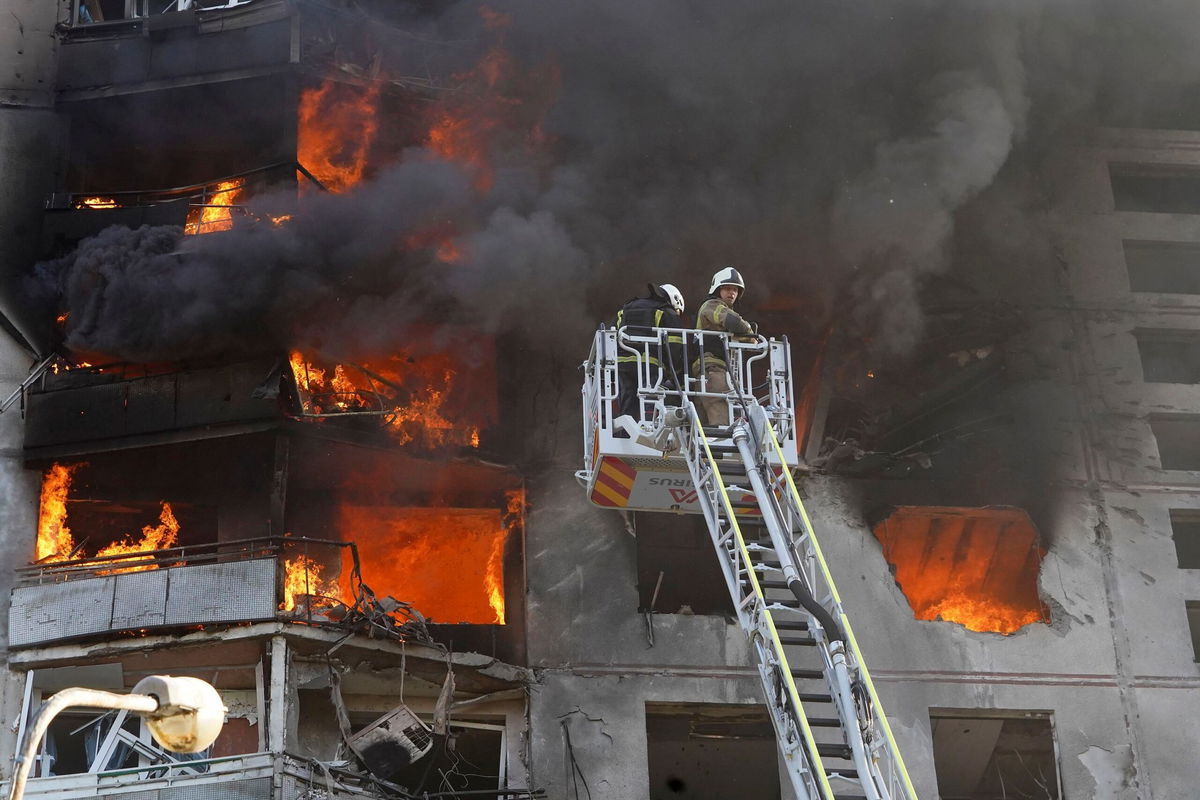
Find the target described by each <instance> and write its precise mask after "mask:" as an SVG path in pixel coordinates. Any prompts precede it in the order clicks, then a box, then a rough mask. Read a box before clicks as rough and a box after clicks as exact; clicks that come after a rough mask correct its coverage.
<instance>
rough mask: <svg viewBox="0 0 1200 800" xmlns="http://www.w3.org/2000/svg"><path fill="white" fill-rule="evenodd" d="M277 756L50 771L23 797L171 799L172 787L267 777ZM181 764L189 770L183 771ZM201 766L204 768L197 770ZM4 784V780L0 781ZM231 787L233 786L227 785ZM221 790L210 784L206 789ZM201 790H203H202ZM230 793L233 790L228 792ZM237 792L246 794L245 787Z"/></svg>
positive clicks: (188, 790)
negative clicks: (153, 797)
mask: <svg viewBox="0 0 1200 800" xmlns="http://www.w3.org/2000/svg"><path fill="white" fill-rule="evenodd" d="M276 762H277V758H276V757H275V756H274V755H273V754H271V753H247V754H245V755H237V756H223V757H220V758H206V759H197V760H195V761H180V762H177V763H170V764H150V765H144V766H137V767H125V768H122V769H110V770H103V771H100V772H91V773H89V772H81V773H72V774H67V775H50V776H47V777H43V778H31V779H30V780H29V783H28V784H26V789H25V796H26V797H39V796H46V797H54V798H55V800H74V799H75V798H93V797H97V796H100V795H121V794H131V793H133V792H137V793H138V795H139V797H151V796H152V795H149V794H143V793H148V792H156V791H157V792H158V793H159V794H158V795H157V796H156V800H170V798H172V796H173V795H172V790H175V792H176V793H177V794H179V796H180V797H194V796H195V792H196V790H197V789H199V788H200V787H203V786H212V785H213V784H229V783H231V782H235V781H237V782H241V781H252V780H255V779H269V778H271V777H272V776H273V775H274V774H275V773H276V772H277V771H278V767H277V766H276ZM182 768H188V769H190V770H192V772H191V773H188V772H185V771H183V770H182ZM201 768H204V771H199V770H200V769H201ZM0 785H3V786H5V787H7V783H5V784H0ZM229 788H230V789H232V788H233V787H229ZM265 788H266V789H267V793H266V795H265V796H264V797H263V798H262V800H267V797H269V795H270V791H269V790H270V784H269V781H268V783H267V785H266V787H265ZM214 790H215V791H220V790H219V789H217V787H215V786H212V789H210V790H209V791H214ZM201 791H203V790H201ZM231 794H232V793H231ZM237 796H241V797H246V796H248V795H247V794H246V793H245V792H244V791H243V792H238V793H237Z"/></svg>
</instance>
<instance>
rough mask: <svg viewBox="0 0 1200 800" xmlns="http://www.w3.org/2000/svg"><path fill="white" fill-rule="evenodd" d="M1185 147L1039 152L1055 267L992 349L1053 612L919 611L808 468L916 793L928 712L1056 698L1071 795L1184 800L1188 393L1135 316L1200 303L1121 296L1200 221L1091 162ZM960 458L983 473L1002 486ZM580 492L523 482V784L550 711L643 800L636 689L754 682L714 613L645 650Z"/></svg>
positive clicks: (845, 490) (1178, 152)
mask: <svg viewBox="0 0 1200 800" xmlns="http://www.w3.org/2000/svg"><path fill="white" fill-rule="evenodd" d="M1198 144H1200V135H1197V134H1189V133H1179V132H1172V133H1155V132H1132V131H1105V132H1100V133H1099V134H1097V137H1096V138H1095V140H1094V141H1092V142H1091V143H1089V144H1088V145H1086V146H1083V147H1079V148H1078V149H1076V150H1075V151H1073V152H1071V153H1067V154H1063V155H1062V156H1061V157H1060V158H1058V159H1056V164H1055V170H1056V172H1055V174H1054V175H1053V176H1052V179H1053V183H1054V189H1053V192H1052V193H1053V203H1052V208H1051V210H1048V211H1047V212H1046V214H1045V216H1044V219H1043V220H1042V222H1043V223H1044V227H1045V231H1043V233H1045V234H1046V236H1047V238H1048V239H1050V245H1049V247H1048V250H1049V251H1050V252H1051V253H1052V254H1053V258H1052V259H1050V260H1049V261H1048V262H1047V263H1045V264H1043V265H1042V266H1041V267H1040V272H1038V274H1036V275H1035V276H1034V278H1033V280H1032V282H1021V283H1022V285H1021V287H1019V289H1018V288H1016V287H1015V286H1014V295H1015V296H1016V297H1017V298H1018V300H1019V301H1020V304H1021V307H1022V309H1021V310H1022V312H1023V314H1024V315H1025V319H1026V320H1027V325H1026V328H1025V330H1024V331H1023V332H1022V333H1021V334H1019V335H1018V336H1017V337H1016V339H1015V340H1014V342H1013V343H1012V345H1011V347H1010V348H1009V352H1008V359H1009V363H1008V370H1009V380H1010V383H1011V386H1012V389H1011V392H1012V394H1013V396H1014V397H1015V398H1016V403H1015V408H1016V409H1017V410H1018V412H1019V413H1018V414H1017V415H1016V416H1017V417H1019V418H1017V419H1016V420H1015V424H1014V425H1013V430H1014V431H1015V433H1014V435H1019V436H1021V437H1024V438H1026V439H1029V440H1032V441H1036V443H1037V449H1036V453H1034V452H1033V451H1031V453H1030V462H1031V463H1030V465H1029V466H1030V469H1031V470H1034V469H1036V470H1038V471H1039V474H1040V475H1043V476H1044V480H1042V482H1041V483H1040V484H1037V485H1038V486H1039V487H1040V489H1039V492H1038V493H1039V495H1040V496H1039V497H1037V498H1035V499H1034V500H1035V502H1036V503H1037V505H1038V507H1037V508H1036V509H1031V513H1033V514H1035V516H1036V519H1037V522H1038V524H1039V527H1040V529H1041V534H1042V541H1043V543H1044V545H1045V546H1046V548H1047V552H1046V555H1045V558H1044V560H1043V562H1042V566H1041V570H1040V575H1039V588H1040V593H1041V596H1042V599H1043V600H1044V602H1045V603H1046V604H1047V605H1048V606H1049V608H1050V609H1051V617H1052V622H1051V624H1049V625H1047V624H1033V625H1030V626H1027V627H1025V628H1023V629H1021V630H1020V631H1019V632H1017V633H1015V634H1013V635H1009V636H1004V635H1000V634H993V633H975V632H971V631H968V630H966V629H965V628H963V627H961V626H959V625H956V624H953V623H947V622H918V621H916V620H914V619H913V616H912V611H911V608H910V607H909V605H908V602H907V600H906V598H905V597H904V595H903V593H902V591H901V590H900V588H899V587H898V586H897V584H896V582H895V580H894V579H893V576H892V574H891V572H890V571H889V568H888V565H887V563H886V562H885V561H884V559H883V556H882V552H881V548H880V545H879V543H878V541H877V540H876V539H875V537H874V536H873V535H872V533H871V531H870V529H869V527H868V525H867V521H866V520H865V519H864V517H863V511H864V509H865V508H866V507H868V506H869V505H870V504H871V500H872V498H871V497H867V496H864V491H865V490H867V489H868V488H869V486H868V485H867V484H865V483H864V482H855V481H852V480H848V479H842V478H837V477H829V476H826V477H818V478H811V479H808V480H806V481H805V482H804V489H803V490H804V491H805V492H806V494H807V495H808V498H809V509H810V512H811V513H812V514H813V517H814V523H815V525H816V527H817V530H818V532H819V534H820V536H821V538H822V542H823V546H824V548H825V552H826V555H827V557H828V559H829V563H830V566H831V568H832V570H833V572H834V577H835V578H836V580H837V581H838V584H839V586H840V588H841V590H842V595H843V597H844V599H845V602H846V605H847V609H848V612H849V614H850V617H851V620H852V621H853V624H854V626H855V629H856V633H857V637H858V640H859V642H860V644H861V645H862V647H863V649H864V651H865V656H866V659H867V662H868V664H869V666H870V667H871V669H872V672H873V674H874V676H875V677H876V682H877V686H878V688H879V691H880V692H881V695H882V698H883V702H884V706H885V708H886V709H887V711H888V713H889V716H890V719H891V722H892V726H893V729H894V730H895V731H896V734H897V736H898V738H899V740H900V744H901V748H902V750H903V752H904V753H905V756H906V759H907V763H908V766H909V768H910V771H911V773H912V775H913V778H914V782H915V783H916V788H917V791H918V793H919V795H920V796H922V797H930V798H933V797H937V796H938V788H937V778H936V772H935V767H934V758H933V742H932V738H931V729H930V709H962V710H973V711H975V712H977V713H978V715H979V716H987V712H988V710H991V711H993V712H995V713H996V714H1003V713H1005V712H1019V711H1022V710H1024V711H1038V712H1049V714H1050V715H1051V718H1052V720H1053V730H1054V737H1055V745H1056V748H1057V753H1058V762H1059V769H1060V774H1061V781H1062V792H1063V795H1062V796H1063V797H1064V798H1067V800H1084V799H1085V798H1113V800H1117V799H1120V800H1127V799H1128V800H1132V799H1133V798H1138V799H1139V800H1145V799H1147V798H1152V797H1163V798H1166V797H1184V796H1190V795H1191V794H1192V793H1194V792H1193V789H1192V784H1193V783H1194V776H1192V775H1191V774H1190V764H1191V762H1192V761H1193V758H1192V755H1191V753H1190V752H1189V747H1190V744H1189V743H1192V742H1194V741H1196V739H1197V738H1198V737H1200V693H1198V692H1196V691H1195V689H1196V688H1200V673H1198V671H1197V666H1196V660H1195V659H1196V654H1195V653H1194V652H1193V649H1192V643H1191V636H1190V632H1189V627H1188V619H1187V613H1186V605H1185V604H1186V603H1187V602H1188V601H1200V570H1187V569H1180V568H1179V566H1178V564H1177V561H1176V555H1175V549H1174V543H1173V540H1172V535H1171V519H1170V510H1171V509H1184V510H1192V511H1200V469H1196V470H1178V469H1163V466H1162V462H1161V460H1160V453H1159V447H1158V445H1157V443H1156V441H1155V437H1154V435H1153V433H1152V430H1151V425H1150V422H1151V415H1152V414H1196V413H1200V385H1182V384H1165V383H1154V384H1148V383H1145V382H1144V381H1143V376H1142V371H1141V364H1140V359H1139V354H1138V347H1137V341H1136V338H1135V336H1134V331H1135V330H1138V329H1145V328H1169V329H1175V330H1179V329H1183V330H1197V331H1200V294H1182V293H1169V294H1149V293H1139V294H1134V293H1131V291H1130V281H1129V277H1128V275H1127V273H1126V269H1125V259H1124V255H1123V247H1122V241H1123V240H1125V239H1139V240H1147V241H1159V242H1162V241H1166V242H1193V243H1197V244H1200V217H1196V216H1189V215H1178V214H1161V213H1160V214H1148V213H1141V212H1116V211H1114V210H1113V209H1114V203H1113V197H1112V192H1111V191H1110V189H1109V175H1108V164H1109V163H1110V162H1118V163H1145V162H1151V163H1157V164H1167V165H1170V164H1176V165H1182V166H1188V167H1192V168H1195V167H1200V155H1197V154H1198V153H1200V148H1197V147H1196V145H1198ZM1198 266H1200V265H1198ZM1035 456H1036V463H1034V459H1035ZM976 466H977V467H978V475H977V476H976V478H975V480H976V483H977V484H981V485H984V486H985V487H986V485H987V483H988V482H989V481H995V482H997V483H1002V482H1003V479H1002V477H1001V476H996V475H992V474H990V473H989V472H988V465H987V464H982V463H981V464H978V465H976ZM563 472H564V473H565V469H564V470H563ZM918 491H925V492H926V493H928V487H926V489H924V490H918ZM581 494H582V493H581V492H580V490H579V489H578V487H577V486H575V485H573V484H571V483H570V482H569V481H568V480H566V479H565V478H563V479H561V480H560V481H558V482H557V483H555V482H553V481H552V482H550V483H544V484H542V486H541V487H540V489H538V490H536V491H535V492H534V493H533V495H532V497H531V500H532V508H533V511H532V513H531V515H530V517H529V527H528V537H529V560H528V565H527V567H528V575H529V586H530V590H529V623H530V635H529V655H530V665H531V666H533V667H535V668H536V669H537V670H538V672H539V678H540V685H539V687H538V689H537V691H535V693H534V695H533V700H532V711H531V713H532V730H533V742H532V744H533V761H534V780H535V784H536V785H539V786H545V787H546V788H547V789H548V790H549V791H550V795H551V796H560V795H564V794H566V792H567V787H568V786H569V785H570V780H571V776H570V774H569V772H566V771H564V766H563V764H564V754H565V737H564V734H563V727H564V724H565V725H566V726H567V727H568V728H569V730H570V734H571V742H572V745H573V749H574V755H575V759H576V761H577V763H578V764H579V767H580V769H581V770H582V772H583V774H584V775H586V777H587V780H588V782H589V785H590V786H591V788H592V790H593V791H597V787H600V792H601V793H602V794H605V795H609V794H611V795H612V796H621V797H631V798H645V797H647V796H648V789H647V766H646V764H647V760H646V728H645V707H646V703H647V702H657V701H667V700H669V701H674V702H732V703H741V702H748V701H753V700H755V698H757V696H758V688H757V686H756V681H755V679H754V676H753V674H752V673H751V672H750V671H749V670H748V669H747V665H748V664H749V663H750V662H749V653H748V652H747V651H746V648H745V644H744V641H743V640H742V636H741V633H740V632H739V631H737V629H736V628H734V627H733V626H731V625H729V624H727V623H726V621H725V620H724V619H722V618H720V617H716V616H706V617H697V616H683V615H659V616H657V617H656V621H655V626H656V643H655V645H654V646H653V647H650V646H649V645H648V643H647V639H646V631H645V624H644V621H643V619H642V617H641V615H640V614H638V613H637V587H636V586H635V582H636V579H637V578H636V556H635V547H634V541H633V539H632V538H631V537H630V535H629V534H628V533H626V532H625V531H624V530H623V528H622V524H621V520H620V519H619V517H618V516H617V515H615V514H612V513H611V512H608V513H606V512H601V511H599V510H598V509H594V508H591V507H589V506H588V505H587V504H586V502H585V501H584V500H583V498H582V496H581ZM933 494H935V495H936V487H935V491H934V492H933ZM997 494H998V495H999V496H1000V497H1001V498H1003V497H1005V496H1006V495H1004V487H1002V486H998V487H997ZM997 502H1005V500H1004V499H1000V500H997ZM649 516H650V515H643V520H642V524H643V525H645V524H653V523H652V521H650V520H647V519H646V517H649Z"/></svg>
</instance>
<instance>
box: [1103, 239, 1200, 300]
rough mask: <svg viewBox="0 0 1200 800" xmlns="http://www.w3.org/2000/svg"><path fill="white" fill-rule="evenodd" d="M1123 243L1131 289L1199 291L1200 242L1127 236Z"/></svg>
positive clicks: (1176, 291)
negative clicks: (1152, 239) (1162, 240)
mask: <svg viewBox="0 0 1200 800" xmlns="http://www.w3.org/2000/svg"><path fill="white" fill-rule="evenodd" d="M1122 245H1123V246H1124V249H1125V269H1126V271H1127V272H1128V273H1129V288H1130V289H1131V290H1132V291H1135V292H1164V293H1174V294H1200V243H1195V242H1145V241H1139V240H1135V239H1126V240H1125V241H1124V242H1122Z"/></svg>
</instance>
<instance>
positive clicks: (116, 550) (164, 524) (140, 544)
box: [96, 501, 179, 575]
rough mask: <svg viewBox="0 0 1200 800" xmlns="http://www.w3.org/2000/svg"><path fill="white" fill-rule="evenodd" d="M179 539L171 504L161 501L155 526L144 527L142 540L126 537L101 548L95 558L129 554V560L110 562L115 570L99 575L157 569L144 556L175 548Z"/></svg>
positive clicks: (152, 562)
mask: <svg viewBox="0 0 1200 800" xmlns="http://www.w3.org/2000/svg"><path fill="white" fill-rule="evenodd" d="M178 538H179V522H178V521H177V520H176V519H175V513H174V512H173V511H172V510H171V504H170V503H168V502H166V501H163V503H162V510H161V511H160V512H159V515H158V524H157V525H146V526H145V527H143V528H142V538H140V539H136V540H135V539H133V538H132V537H130V536H126V537H125V538H124V539H122V540H121V541H119V542H113V543H112V544H110V545H108V546H107V547H104V548H101V549H100V552H98V553H96V555H97V556H116V555H123V554H129V556H130V557H129V558H122V559H117V560H115V561H113V562H112V564H113V566H114V567H117V569H112V570H103V571H101V572H100V574H101V575H111V574H116V573H119V572H142V571H144V570H149V569H158V564H156V563H154V561H153V560H151V559H150V558H149V557H147V556H145V555H141V557H139V554H145V553H149V552H152V551H154V550H165V549H167V548H169V547H174V546H175V541H176V540H177V539H178Z"/></svg>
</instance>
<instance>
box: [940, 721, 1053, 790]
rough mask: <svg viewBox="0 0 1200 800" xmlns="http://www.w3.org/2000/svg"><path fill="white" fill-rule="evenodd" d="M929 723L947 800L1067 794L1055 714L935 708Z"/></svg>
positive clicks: (941, 785) (941, 784)
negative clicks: (1056, 741)
mask: <svg viewBox="0 0 1200 800" xmlns="http://www.w3.org/2000/svg"><path fill="white" fill-rule="evenodd" d="M929 721H930V727H931V728H932V730H933V764H934V769H935V771H936V773H937V783H938V793H939V794H940V795H941V797H942V800H993V798H1002V797H1014V798H1015V797H1031V798H1032V797H1036V798H1040V800H1058V798H1060V797H1062V792H1061V789H1060V786H1059V777H1058V763H1057V759H1056V757H1055V749H1054V729H1053V725H1052V724H1051V719H1050V715H1049V713H1046V712H1037V711H1025V712H1022V711H1011V712H993V714H991V715H984V714H983V713H981V712H980V710H978V709H972V710H954V709H945V710H935V709H930V711H929Z"/></svg>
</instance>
